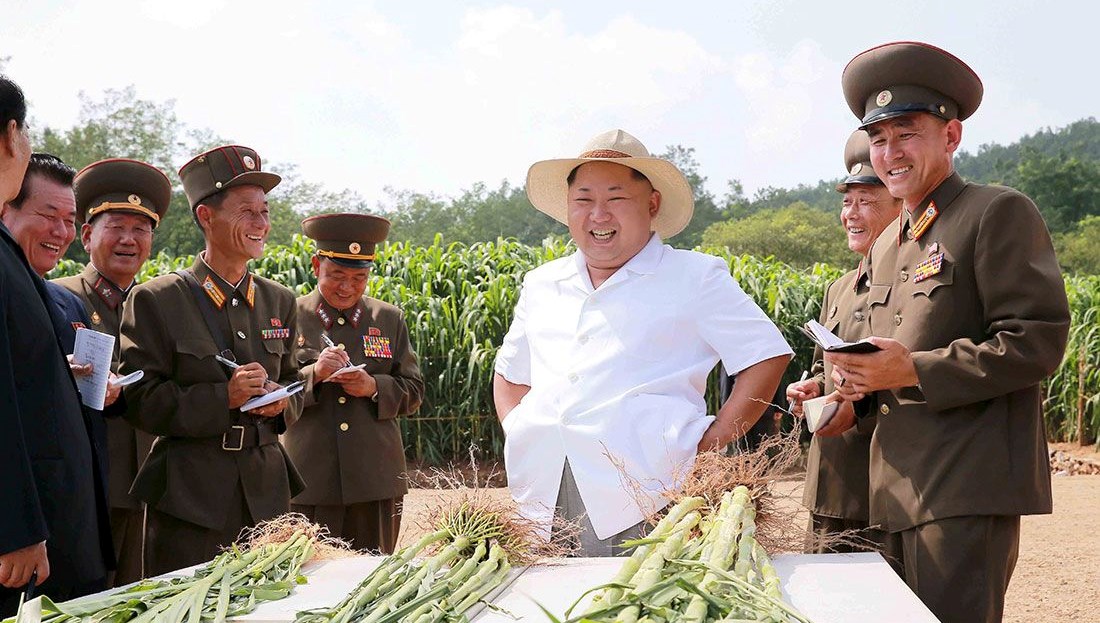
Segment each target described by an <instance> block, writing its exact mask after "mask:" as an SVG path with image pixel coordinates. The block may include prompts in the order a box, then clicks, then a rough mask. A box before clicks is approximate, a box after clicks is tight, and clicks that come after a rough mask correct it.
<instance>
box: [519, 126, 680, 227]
mask: <svg viewBox="0 0 1100 623" xmlns="http://www.w3.org/2000/svg"><path fill="white" fill-rule="evenodd" d="M586 162H613V163H615V164H621V165H623V166H627V167H630V168H631V169H634V170H635V171H638V172H640V173H641V174H642V175H644V176H646V177H647V178H649V182H650V183H651V184H653V188H654V189H656V190H658V191H660V193H661V209H660V211H658V212H657V217H656V218H654V219H653V230H654V231H656V232H657V234H658V235H659V236H660V237H661V238H662V239H666V240H667V239H668V238H671V237H673V236H675V235H676V234H678V233H680V232H681V231H683V230H684V228H685V227H687V224H688V223H689V222H690V221H691V215H692V212H694V210H695V201H694V197H693V195H692V191H691V185H690V184H688V181H687V178H685V177H684V174H683V173H681V172H680V169H678V168H676V165H674V164H672V163H671V162H669V161H668V160H663V159H661V158H654V157H653V156H652V155H650V153H649V150H647V149H646V148H645V145H642V143H641V141H639V140H638V139H636V138H634V137H633V136H631V135H629V134H627V133H626V132H624V131H622V130H610V131H608V132H604V133H602V134H597V135H596V136H595V137H594V138H592V140H590V141H588V144H587V145H585V146H584V149H583V150H581V154H580V155H579V156H578V157H576V158H564V159H558V160H542V161H540V162H536V163H535V164H533V165H531V168H530V169H529V170H528V171H527V197H528V199H530V200H531V203H532V204H533V205H534V206H535V208H536V209H538V210H539V211H540V212H544V213H546V214H548V215H550V217H551V218H553V219H554V220H556V221H558V222H561V223H565V224H567V225H568V216H567V215H568V197H569V185H568V183H567V182H566V178H568V177H569V174H570V173H571V172H572V171H573V169H575V168H577V167H579V166H580V165H582V164H584V163H586Z"/></svg>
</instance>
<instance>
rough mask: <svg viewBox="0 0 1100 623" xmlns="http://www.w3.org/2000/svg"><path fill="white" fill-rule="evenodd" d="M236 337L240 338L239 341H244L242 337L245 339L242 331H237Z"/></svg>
mask: <svg viewBox="0 0 1100 623" xmlns="http://www.w3.org/2000/svg"><path fill="white" fill-rule="evenodd" d="M237 337H239V338H241V339H242V340H243V339H244V337H245V335H244V331H237Z"/></svg>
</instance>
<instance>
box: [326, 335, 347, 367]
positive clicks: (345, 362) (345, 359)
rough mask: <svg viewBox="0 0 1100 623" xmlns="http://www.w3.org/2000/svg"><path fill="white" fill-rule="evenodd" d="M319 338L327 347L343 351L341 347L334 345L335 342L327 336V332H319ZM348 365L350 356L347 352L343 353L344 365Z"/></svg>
mask: <svg viewBox="0 0 1100 623" xmlns="http://www.w3.org/2000/svg"><path fill="white" fill-rule="evenodd" d="M321 339H322V340H324V342H325V345H326V346H328V347H329V348H336V349H338V350H340V351H341V352H343V349H342V348H339V347H337V346H336V343H335V342H333V341H332V338H331V337H329V336H328V333H324V332H322V333H321ZM350 365H351V357H349V356H348V354H347V353H344V367H345V368H346V367H348V366H350Z"/></svg>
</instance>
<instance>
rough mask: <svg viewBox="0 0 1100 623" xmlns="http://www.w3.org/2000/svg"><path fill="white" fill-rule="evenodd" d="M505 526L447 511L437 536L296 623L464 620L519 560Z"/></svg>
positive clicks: (484, 512) (469, 509)
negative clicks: (339, 598) (510, 561)
mask: <svg viewBox="0 0 1100 623" xmlns="http://www.w3.org/2000/svg"><path fill="white" fill-rule="evenodd" d="M509 522H510V519H509V518H508V517H506V516H505V515H504V514H503V513H501V512H498V511H494V510H492V509H488V508H483V507H480V506H478V505H477V504H472V503H469V502H463V503H462V504H459V505H456V506H455V507H453V508H450V509H447V510H445V511H444V512H443V513H442V514H441V515H440V517H439V519H438V520H437V521H436V523H435V527H436V530H435V531H434V532H431V533H429V534H426V535H424V536H423V537H421V539H420V540H419V541H417V542H416V543H414V544H412V545H409V546H407V547H405V548H403V549H401V550H399V551H397V552H395V553H394V554H392V555H390V556H387V557H386V558H385V559H384V560H383V561H382V564H381V565H379V566H378V567H377V568H376V569H375V570H374V571H373V572H371V574H370V575H369V576H367V578H366V579H364V580H363V581H362V582H360V583H359V585H358V586H356V587H355V589H353V590H352V591H351V593H349V594H348V595H347V597H345V598H344V600H343V601H341V602H340V603H339V604H337V605H336V606H334V607H332V608H318V609H313V610H306V611H303V612H299V613H298V617H297V618H296V619H295V623H322V622H323V623H396V622H398V621H403V622H407V623H439V622H442V621H459V620H463V619H465V616H464V613H465V612H466V611H467V610H469V609H470V608H472V607H473V606H474V605H476V604H477V603H478V602H480V601H483V600H484V598H485V595H486V594H488V593H489V592H491V591H492V590H493V589H494V588H496V587H498V586H499V585H500V584H501V583H502V582H503V581H504V579H505V578H506V577H507V576H508V573H509V572H510V571H511V564H510V563H509V559H510V557H514V556H516V555H519V554H521V553H522V552H521V548H522V547H523V545H522V539H521V538H520V537H519V536H518V533H516V532H515V531H514V530H513V529H511V527H510V525H509ZM421 554H428V555H426V556H421Z"/></svg>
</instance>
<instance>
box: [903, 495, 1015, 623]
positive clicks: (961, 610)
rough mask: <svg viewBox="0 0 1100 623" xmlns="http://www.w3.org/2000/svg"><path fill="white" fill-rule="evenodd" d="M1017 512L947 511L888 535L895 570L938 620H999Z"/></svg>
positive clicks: (945, 622) (961, 622)
mask: <svg viewBox="0 0 1100 623" xmlns="http://www.w3.org/2000/svg"><path fill="white" fill-rule="evenodd" d="M1019 549H1020V517H1019V516H996V515H994V516H990V515H980V516H969V517H950V518H948V519H939V520H936V521H930V522H928V523H924V524H921V525H919V526H916V527H915V528H911V529H909V530H903V531H901V532H894V533H891V534H889V535H887V539H886V554H887V559H888V560H890V563H891V565H893V566H894V570H895V571H897V572H898V574H899V575H901V576H902V578H903V579H904V580H905V583H906V584H908V585H909V588H911V589H912V590H913V592H914V593H916V594H917V597H920V599H921V601H923V602H924V604H925V605H926V606H928V609H929V610H931V611H932V614H935V615H936V617H937V618H938V619H939V620H940V621H941V622H942V623H999V621H1000V620H1001V617H1002V614H1003V613H1004V600H1005V591H1007V590H1008V582H1009V580H1010V579H1011V578H1012V571H1013V569H1014V568H1015V567H1016V556H1017V554H1018V553H1019Z"/></svg>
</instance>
